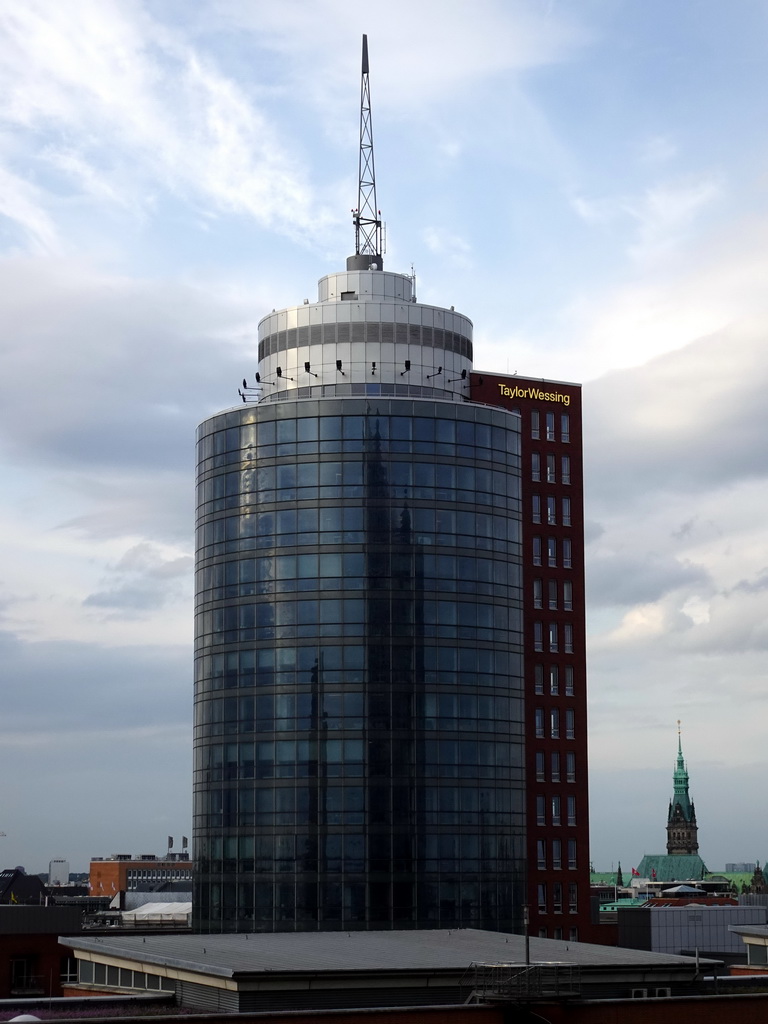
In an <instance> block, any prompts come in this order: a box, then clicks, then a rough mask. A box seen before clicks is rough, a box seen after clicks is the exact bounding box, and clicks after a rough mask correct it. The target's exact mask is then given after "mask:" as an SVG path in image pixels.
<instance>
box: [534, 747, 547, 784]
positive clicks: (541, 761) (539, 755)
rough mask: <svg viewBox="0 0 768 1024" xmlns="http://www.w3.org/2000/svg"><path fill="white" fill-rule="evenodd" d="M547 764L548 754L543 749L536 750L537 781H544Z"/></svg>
mask: <svg viewBox="0 0 768 1024" xmlns="http://www.w3.org/2000/svg"><path fill="white" fill-rule="evenodd" d="M545 764H546V756H545V754H544V751H543V750H537V751H536V781H537V782H544V781H545V780H544V765H545Z"/></svg>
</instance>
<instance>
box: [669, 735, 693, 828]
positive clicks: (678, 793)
mask: <svg viewBox="0 0 768 1024" xmlns="http://www.w3.org/2000/svg"><path fill="white" fill-rule="evenodd" d="M672 778H673V787H674V788H673V796H672V799H671V800H670V802H669V820H670V821H671V820H672V812H673V808H674V807H675V806H676V805H677V804H679V805H680V808H681V810H682V812H683V817H684V818H685V820H686V821H690V820H691V814H692V811H693V804H692V803H691V799H690V797H689V795H688V769H687V768H686V766H685V760H684V758H683V740H682V736H681V734H680V719H678V720H677V764H676V766H675V774H674V775H673V777H672Z"/></svg>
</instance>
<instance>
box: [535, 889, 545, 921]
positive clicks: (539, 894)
mask: <svg viewBox="0 0 768 1024" xmlns="http://www.w3.org/2000/svg"><path fill="white" fill-rule="evenodd" d="M536 900H537V903H538V907H539V913H540V914H546V912H547V885H546V882H539V884H538V885H537V886H536Z"/></svg>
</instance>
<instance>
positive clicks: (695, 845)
mask: <svg viewBox="0 0 768 1024" xmlns="http://www.w3.org/2000/svg"><path fill="white" fill-rule="evenodd" d="M673 778H674V792H673V795H672V799H671V800H670V801H669V814H668V816H667V854H669V855H672V856H680V855H691V854H696V853H698V852H699V839H698V832H699V830H698V827H697V825H696V810H695V808H694V806H693V801H692V800H691V798H690V796H689V795H688V769H687V768H686V764H685V760H684V759H683V746H682V739H681V736H680V722H679V721H678V723H677V764H676V766H675V773H674V776H673Z"/></svg>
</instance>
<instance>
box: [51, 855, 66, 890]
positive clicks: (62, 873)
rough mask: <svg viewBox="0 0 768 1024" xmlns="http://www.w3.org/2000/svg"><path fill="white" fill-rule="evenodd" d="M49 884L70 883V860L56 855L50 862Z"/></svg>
mask: <svg viewBox="0 0 768 1024" xmlns="http://www.w3.org/2000/svg"><path fill="white" fill-rule="evenodd" d="M48 885H69V861H68V860H64V859H63V858H62V857H54V859H53V860H52V861H50V862H49V864H48Z"/></svg>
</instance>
